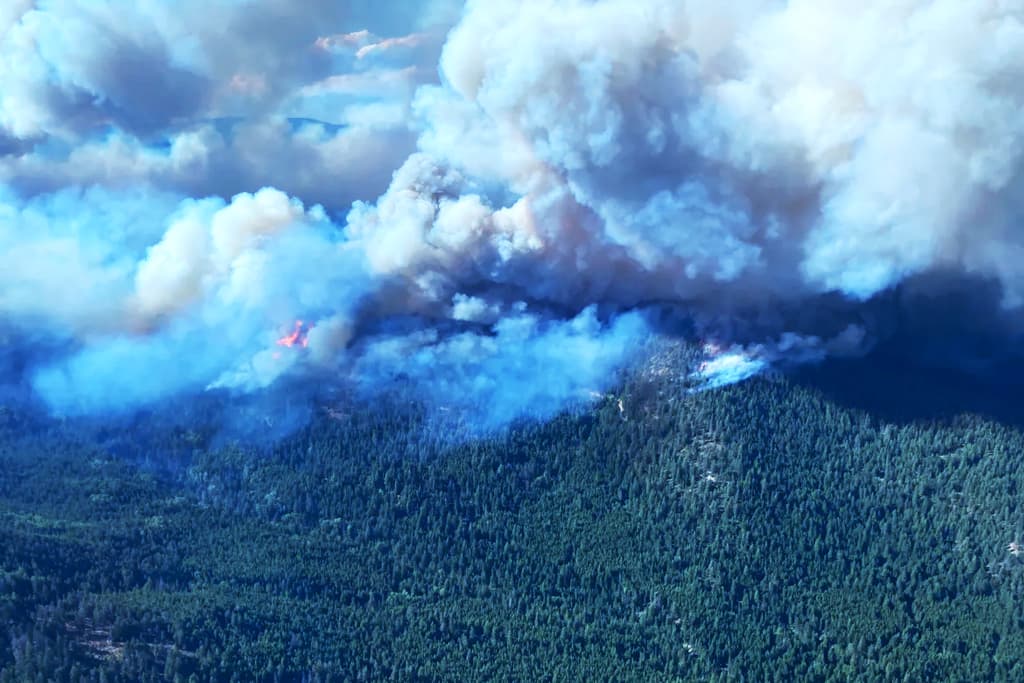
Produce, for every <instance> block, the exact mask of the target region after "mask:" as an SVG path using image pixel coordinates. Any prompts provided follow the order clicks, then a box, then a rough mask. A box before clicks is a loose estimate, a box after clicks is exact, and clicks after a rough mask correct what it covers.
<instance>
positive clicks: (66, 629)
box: [0, 375, 1024, 682]
mask: <svg viewBox="0 0 1024 683" xmlns="http://www.w3.org/2000/svg"><path fill="white" fill-rule="evenodd" d="M899 390H901V388H894V391H899ZM908 395H909V394H908ZM29 419H30V418H29V417H28V416H26V415H23V414H21V413H19V412H18V411H17V410H14V409H6V410H5V411H4V412H3V413H2V414H0V424H2V429H3V432H2V446H0V548H3V552H2V554H0V624H2V628H3V630H4V633H2V634H0V636H2V637H0V672H2V673H0V681H19V682H20V681H50V680H53V681H80V680H81V681H108V682H113V681H160V680H168V681H251V680H258V681H350V680H352V681H359V680H365V681H375V680H401V681H434V680H453V681H456V680H457V681H474V680H478V681H483V680H514V681H543V680H563V681H564V680H588V681H591V680H646V681H662V680H718V681H725V680H748V681H752V680H758V681H761V680H813V681H828V680H887V681H894V680H895V681H898V680H909V681H936V680H962V681H967V680H1024V602H1022V598H1024V550H1022V548H1021V546H1019V545H1018V543H1022V544H1024V508H1022V506H1021V496H1022V493H1024V487H1022V485H1024V457H1022V454H1024V432H1022V431H1021V430H1020V429H1018V428H1017V427H1015V426H1013V424H1011V423H1010V422H1008V421H1006V420H1002V421H996V420H994V419H991V418H987V417H983V416H980V415H971V414H963V415H955V414H945V413H944V414H941V415H939V414H936V415H934V416H931V417H929V416H927V415H913V416H910V417H906V418H902V417H900V416H898V415H896V414H895V413H893V412H892V411H887V412H885V413H884V414H883V413H878V414H876V413H872V412H871V411H870V410H869V409H868V407H867V406H864V405H860V404H857V403H856V402H852V401H843V400H842V399H841V397H837V396H836V395H833V394H831V393H828V392H823V391H822V390H821V388H819V387H817V386H815V385H813V384H808V383H806V382H802V381H796V380H793V379H785V378H769V379H758V380H754V381H750V382H748V383H745V384H742V385H738V386H733V387H729V388H726V389H721V390H715V391H708V392H704V393H696V394H690V393H687V392H686V390H685V387H681V386H679V385H678V384H677V383H672V382H667V381H665V380H664V379H662V378H659V377H656V376H653V377H652V376H649V375H648V376H640V377H634V378H632V379H630V380H629V381H628V382H627V383H626V384H625V386H623V387H621V388H620V390H618V391H617V392H616V393H615V394H614V395H608V396H606V397H605V398H604V399H603V400H601V401H600V402H599V403H598V404H597V405H596V406H595V407H594V408H593V410H590V411H584V412H581V413H578V414H569V415H563V416H561V417H559V418H557V419H555V420H553V421H550V422H549V423H546V424H542V425H520V426H519V427H515V428H512V429H511V430H509V432H508V433H506V434H502V435H499V436H494V437H491V438H487V439H469V438H467V439H462V438H458V437H455V438H453V437H452V432H451V431H450V430H449V429H448V428H447V427H445V426H444V424H443V423H438V422H436V421H431V420H425V419H424V418H423V416H422V415H421V414H420V413H418V412H416V411H409V410H405V411H402V410H397V409H394V408H388V407H383V406H377V407H375V408H371V407H367V406H362V407H357V406H354V405H328V406H323V407H322V410H321V411H320V412H319V413H318V414H317V417H316V418H315V419H314V420H313V421H312V422H311V423H310V425H309V426H308V427H307V428H305V429H304V430H302V431H300V432H298V433H296V434H294V435H292V436H290V437H288V438H287V439H285V440H283V441H280V442H278V443H277V444H275V445H273V446H271V447H268V448H257V447H255V446H253V445H239V444H235V445H232V444H225V443H222V442H219V441H215V440H211V438H210V436H211V435H210V434H207V433H205V432H203V431H202V430H197V431H188V430H185V429H182V428H161V427H160V426H159V424H158V422H157V421H156V420H151V421H150V422H146V421H140V422H139V423H137V424H136V427H135V430H136V431H135V432H133V433H131V434H123V433H120V434H119V433H102V434H100V433H97V432H96V431H95V430H88V429H85V428H83V427H81V426H79V425H75V424H73V423H49V422H40V423H34V424H28V423H27V422H26V420H29ZM147 425H148V426H147ZM145 429H148V430H150V431H148V432H146V433H142V431H141V430H145ZM133 444H134V446H133ZM154 454H155V455H154Z"/></svg>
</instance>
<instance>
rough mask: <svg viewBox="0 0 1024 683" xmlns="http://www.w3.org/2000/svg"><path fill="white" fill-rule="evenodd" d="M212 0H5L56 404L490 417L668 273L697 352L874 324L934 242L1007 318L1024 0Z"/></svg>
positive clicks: (725, 365)
mask: <svg viewBox="0 0 1024 683" xmlns="http://www.w3.org/2000/svg"><path fill="white" fill-rule="evenodd" d="M207 4H209V3H204V5H203V10H202V11H200V10H199V7H198V6H197V5H193V4H191V3H185V4H184V5H182V7H181V9H180V11H175V12H173V13H171V12H169V11H167V10H166V8H163V6H162V5H159V4H153V3H143V4H141V5H139V7H138V8H135V9H132V10H131V11H126V13H124V12H122V13H121V14H117V15H115V14H114V7H113V5H112V4H109V3H99V4H88V5H87V4H85V3H80V2H74V1H72V0H63V1H62V2H60V3H52V4H51V3H48V4H46V5H45V7H43V6H39V7H37V6H35V5H33V4H31V3H23V4H20V5H17V6H16V7H17V9H14V10H11V11H9V12H7V13H5V14H0V25H6V26H8V30H7V31H6V32H5V33H4V37H3V38H2V39H0V93H3V94H2V95H0V127H2V128H3V130H4V135H3V137H0V154H3V155H4V156H2V157H0V180H2V181H5V182H6V183H7V184H8V185H9V186H10V187H11V188H12V189H11V190H10V191H9V192H8V193H7V195H5V198H4V200H3V208H4V210H5V211H6V212H7V213H6V214H3V215H4V216H6V218H4V219H3V220H4V221H6V222H0V241H2V245H3V246H4V247H5V256H4V257H3V264H0V265H4V266H5V267H4V268H3V271H2V274H0V285H3V287H4V289H3V291H2V293H0V315H3V316H4V317H6V318H10V319H12V320H15V321H24V320H29V319H31V320H33V324H39V321H40V320H42V323H43V324H44V326H46V327H47V328H49V329H54V330H58V329H59V330H61V332H62V334H69V335H70V336H71V338H72V340H73V341H74V344H77V346H76V350H75V351H73V352H72V354H71V355H70V356H67V357H62V358H58V359H56V360H55V361H53V363H52V364H51V366H48V367H47V368H45V369H43V370H41V371H40V373H39V374H38V375H37V382H36V386H37V389H38V390H39V391H40V392H41V393H43V394H44V396H47V397H48V398H49V399H50V400H51V402H52V403H53V404H54V405H58V406H61V407H63V408H64V409H68V410H71V409H74V406H75V405H79V404H81V405H82V406H85V407H86V408H90V407H96V406H99V407H101V408H102V407H109V406H111V405H113V404H114V403H117V402H118V401H121V402H122V403H124V404H125V405H132V404H133V403H137V402H140V401H143V402H144V401H149V400H156V399H158V398H160V397H162V396H164V395H167V394H168V393H174V392H180V391H185V390H192V389H196V388H200V389H201V388H203V387H207V386H215V387H234V388H239V389H245V390H256V389H259V388H263V387H268V386H271V385H273V384H274V383H275V382H276V381H277V380H278V379H280V378H281V377H284V376H290V375H292V374H293V373H295V372H305V371H314V372H318V373H326V374H327V375H328V376H337V377H346V378H350V379H352V378H354V380H355V382H356V383H357V384H360V385H377V384H379V383H380V382H382V381H385V380H384V379H383V378H386V377H387V376H389V373H391V374H394V375H395V376H398V375H402V376H405V377H408V378H411V379H412V380H413V381H414V382H415V383H418V384H419V385H420V386H424V387H431V388H433V389H434V390H435V391H441V392H443V393H444V394H445V395H457V394H460V393H461V394H462V395H465V396H467V397H471V400H472V401H473V402H474V403H479V402H481V401H483V402H485V403H489V404H492V405H493V407H492V408H491V413H490V418H488V419H493V421H495V422H503V421H508V420H510V419H513V418H514V417H515V416H516V415H520V414H524V413H527V412H531V411H532V413H536V414H551V413H552V412H554V411H555V410H557V409H558V407H559V406H563V405H565V403H566V402H567V401H571V400H572V399H571V398H570V397H571V396H575V395H577V394H578V393H580V392H579V391H578V389H580V387H583V386H587V387H591V386H598V387H599V386H600V384H601V379H600V378H601V377H604V378H610V377H611V376H612V375H613V374H614V372H615V370H616V369H617V368H618V367H620V366H621V364H622V363H625V362H626V361H627V359H628V358H629V357H631V354H632V350H633V349H634V348H635V347H636V346H637V344H638V342H639V340H640V339H641V338H642V337H643V336H645V335H646V334H648V333H649V332H650V330H649V329H648V325H647V323H645V322H644V320H648V318H653V317H654V316H653V315H651V316H645V315H643V314H641V313H635V312H633V313H631V312H630V311H636V310H641V309H647V308H649V307H651V306H654V305H667V306H670V307H673V308H674V309H675V310H679V311H686V312H688V314H689V315H692V316H693V317H694V319H695V320H697V321H698V327H699V328H700V330H701V331H700V334H701V335H702V336H704V337H705V338H711V339H716V340H721V342H722V344H723V346H722V348H724V349H728V351H727V352H723V353H725V354H726V355H721V354H720V355H719V356H717V357H714V358H710V359H709V360H708V361H707V363H708V365H707V366H706V367H705V369H704V375H703V378H704V379H705V380H707V381H708V382H709V383H711V384H717V383H721V382H723V381H726V380H727V379H734V378H741V377H745V376H749V375H752V374H755V373H756V372H758V371H760V370H761V369H763V368H764V367H767V366H770V365H772V364H778V363H783V364H784V363H786V362H797V361H804V360H814V359H820V358H823V357H826V356H830V355H848V354H856V353H863V352H864V351H865V350H866V349H868V348H871V346H872V345H873V344H874V343H875V337H876V336H877V335H878V334H880V332H881V331H880V329H879V328H880V327H882V326H883V323H881V322H879V321H878V319H877V317H875V316H873V314H872V313H871V312H870V305H871V302H872V301H876V300H878V299H880V298H882V297H885V296H886V293H887V292H889V291H890V290H891V289H892V288H894V287H899V286H901V285H903V284H904V283H907V282H908V281H911V280H915V281H918V280H921V279H922V278H923V279H924V280H927V277H928V276H935V277H937V276H938V274H940V273H942V274H950V276H951V277H959V278H980V279H983V280H992V281H995V282H996V283H998V286H999V288H1000V295H1001V297H1002V305H1003V307H1004V314H1005V315H1006V316H1007V317H1008V318H1020V313H1019V309H1020V306H1021V303H1022V302H1024V259H1022V258H1021V255H1022V254H1024V235H1022V234H1021V231H1020V229H1019V228H1018V223H1019V217H1020V215H1021V213H1022V208H1024V207H1022V205H1021V200H1020V199H1019V198H1018V197H1020V196H1021V193H1020V192H1019V190H1020V189H1021V188H1022V161H1021V153H1022V149H1024V119H1022V118H1021V117H1020V116H1019V115H1018V112H1019V111H1020V110H1021V107H1022V105H1024V101H1022V100H1024V88H1021V86H1020V85H1019V83H1021V82H1024V81H1022V76H1024V73H1022V72H1024V2H1019V1H1017V0H1003V1H996V0H991V1H987V0H986V1H984V2H976V3H963V2H959V1H958V2H953V1H952V0H932V1H927V2H926V1H925V0H920V1H918V0H905V1H902V2H891V1H887V0H869V1H868V2H866V3H861V4H860V5H858V6H857V7H853V6H851V5H849V4H848V3H844V2H840V1H839V0H817V1H814V2H811V1H810V0H790V1H789V2H778V1H776V0H747V1H745V2H739V3H730V4H729V5H727V6H723V5H722V4H721V3H712V2H707V1H705V0H688V1H686V2H678V1H669V0H642V1H637V0H628V1H627V0H516V1H515V2H513V1H512V0H486V1H483V0H471V1H470V2H468V3H467V4H466V6H465V7H464V8H462V7H461V3H457V2H438V3H432V4H430V5H429V7H427V8H425V9H424V11H423V12H417V13H416V16H407V17H405V19H404V20H402V21H399V20H396V19H395V16H396V13H394V12H391V13H390V14H389V13H388V12H384V11H380V12H376V13H374V12H372V11H369V10H368V9H367V8H368V7H369V4H366V3H357V2H356V3H350V4H348V5H347V6H344V3H343V4H342V5H343V6H340V7H339V6H335V5H330V6H329V5H328V4H327V3H322V5H323V6H322V7H320V5H321V3H317V6H318V7H320V9H321V10H323V11H322V12H321V13H320V14H319V15H317V14H316V13H309V14H308V15H307V14H306V13H301V14H300V13H296V12H294V11H293V10H289V9H288V7H287V6H286V4H285V3H283V2H281V3H279V2H276V1H271V0H266V1H265V2H257V3H250V4H247V5H244V6H239V5H236V4H234V3H214V5H215V6H214V7H213V8H210V9H209V11H208V10H207V8H206V5H207ZM12 7H14V6H12ZM389 7H390V6H389ZM394 7H397V5H395V6H394ZM394 7H391V8H392V9H394ZM460 12H461V14H460ZM397 14H398V15H401V14H402V13H400V12H399V13H397ZM385 15H387V16H385ZM115 17H116V19H117V21H114V19H115ZM358 19H366V20H367V21H366V22H365V24H366V25H365V26H359V25H353V22H355V21H356V20H358ZM200 24H202V26H200ZM453 25H454V27H453V28H452V30H451V31H450V32H448V28H450V27H452V26H453ZM214 28H216V31H215V30H214ZM225 29H229V30H227V31H225ZM131 55H137V56H144V57H145V59H144V60H141V61H140V62H139V63H140V64H141V65H142V66H140V67H139V68H147V69H151V70H152V71H153V73H154V74H156V76H155V77H154V78H153V79H152V81H151V82H150V81H146V83H145V86H144V87H141V88H137V87H135V86H137V84H138V82H139V81H138V79H139V74H138V73H137V72H136V71H134V70H133V69H134V68H135V67H132V68H128V67H118V68H115V65H114V62H119V61H123V60H124V59H126V58H127V57H128V56H131ZM15 65H20V66H18V67H17V68H15ZM133 84H135V85H133ZM227 117H240V118H239V120H234V119H233V118H232V119H231V120H230V121H229V120H228V118H227ZM97 131H105V132H104V134H103V135H102V136H100V135H98V134H97ZM5 150H6V151H5ZM94 184H97V185H103V186H106V187H108V188H113V189H110V190H108V191H106V192H105V193H104V192H100V191H93V192H92V193H91V194H90V193H82V192H79V191H75V190H60V188H63V187H65V186H74V185H94ZM264 185H271V186H273V187H274V188H277V189H272V188H271V187H268V188H266V189H260V188H261V187H264ZM140 186H141V187H145V186H151V187H155V188H157V189H155V190H139V189H137V188H139V187H140ZM129 188H130V189H129ZM132 193H134V194H132ZM378 194H379V196H378ZM33 195H35V196H34V198H33V197H32V196H33ZM208 195H219V196H220V197H221V198H212V199H211V198H204V197H207V196H208ZM122 196H123V197H124V199H123V200H122V199H116V198H118V197H122ZM188 197H194V198H193V199H189V198H188ZM224 197H233V199H231V200H230V202H228V201H227V200H226V199H224ZM120 202H123V204H124V206H123V208H122V207H121V206H120V205H119V203H120ZM108 204H110V205H111V206H107V205H108ZM318 204H320V205H323V206H326V207H327V209H323V208H320V207H318V206H317V205H318ZM114 205H116V206H114ZM105 206H107V208H104V207H105ZM33 207H35V208H33ZM350 207H351V210H349V211H348V213H347V217H346V218H344V219H342V218H341V216H342V215H343V214H344V212H345V211H346V210H348V209H349V208H350ZM104 212H106V213H104ZM107 213H114V214H118V216H117V217H115V218H114V219H113V220H112V221H111V223H112V226H113V227H112V228H111V230H110V231H109V232H104V231H103V230H99V229H97V228H96V227H95V226H96V225H99V224H102V222H103V220H105V218H104V217H105V216H106V214H107ZM121 214H123V216H122V215H121ZM76 216H77V217H78V218H75V217H76ZM33 226H35V227H33ZM75 226H89V227H77V228H76V227H75ZM57 270H59V271H60V273H61V276H62V277H63V280H62V279H61V278H58V277H56V271H57ZM68 289H73V290H74V291H73V292H70V293H67V294H66V295H65V294H64V293H65V292H67V290H68ZM296 319H301V320H303V321H308V323H309V325H310V327H309V328H308V329H306V330H305V332H304V333H305V334H306V337H305V340H306V342H307V346H305V347H303V348H301V349H294V348H288V349H284V350H282V349H280V348H278V347H277V345H276V344H275V341H276V339H277V338H278V337H279V336H280V334H281V333H282V329H284V330H287V329H289V328H290V326H291V325H292V323H293V321H294V320H296ZM19 324H23V323H20V322H19ZM734 337H735V338H736V339H733V338H734ZM196 345H199V346H202V347H203V348H209V347H211V346H212V347H216V350H215V351H212V352H208V353H206V352H204V354H205V355H204V356H203V360H202V362H199V363H195V364H194V368H193V370H191V371H190V372H187V373H181V374H180V375H179V376H178V377H176V378H173V381H172V380H170V379H168V380H166V381H165V383H164V384H160V382H159V381H158V379H159V378H153V379H152V381H151V382H150V383H149V384H147V385H146V386H147V387H148V388H145V390H142V389H139V390H138V391H126V390H124V389H123V388H122V389H119V391H120V395H121V396H122V398H120V399H118V400H117V401H113V402H112V399H110V398H109V396H107V395H104V396H102V397H99V398H97V396H96V395H95V393H96V391H101V392H103V391H106V389H104V388H103V387H104V386H105V385H104V383H103V381H102V378H103V376H104V372H106V371H107V370H108V369H111V368H114V367H119V366H123V367H131V368H138V369H139V371H140V372H142V371H144V370H143V368H147V367H149V366H150V365H151V364H153V363H158V362H163V361H164V360H166V359H169V358H176V359H178V358H186V357H190V356H189V354H191V353H194V348H195V346H196ZM729 354H731V355H729ZM119 364H120V365H119ZM560 364H561V365H560ZM313 368H315V370H312V369H313ZM531 368H532V370H533V371H536V372H539V371H541V370H543V372H544V373H545V374H543V375H538V374H534V375H533V377H534V379H533V384H537V381H536V378H537V377H544V381H545V382H547V383H548V386H547V388H543V387H542V388H537V387H533V386H530V383H529V381H528V380H527V379H526V378H527V377H529V376H530V374H529V372H530V370H531ZM556 368H557V369H556ZM588 368H593V371H591V370H589V369H588ZM723 378H725V379H723ZM161 386H162V387H164V389H163V390H161V388H160V387H161ZM94 387H100V388H99V389H94ZM501 387H506V388H507V390H502V389H501ZM126 395H127V397H128V398H123V397H124V396H126ZM523 397H525V398H523Z"/></svg>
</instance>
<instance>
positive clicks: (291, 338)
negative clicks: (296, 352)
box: [277, 320, 313, 349]
mask: <svg viewBox="0 0 1024 683" xmlns="http://www.w3.org/2000/svg"><path fill="white" fill-rule="evenodd" d="M312 327H313V326H312V325H310V326H309V327H307V326H306V324H305V323H304V322H302V321H301V320H296V321H295V326H294V327H293V328H292V331H291V332H290V333H289V334H286V335H285V336H283V337H281V338H280V339H278V340H277V345H278V346H286V347H288V348H289V349H290V348H293V347H295V346H301V347H302V348H306V347H307V346H309V339H308V337H307V335H308V334H309V330H310V329H311V328H312Z"/></svg>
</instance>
